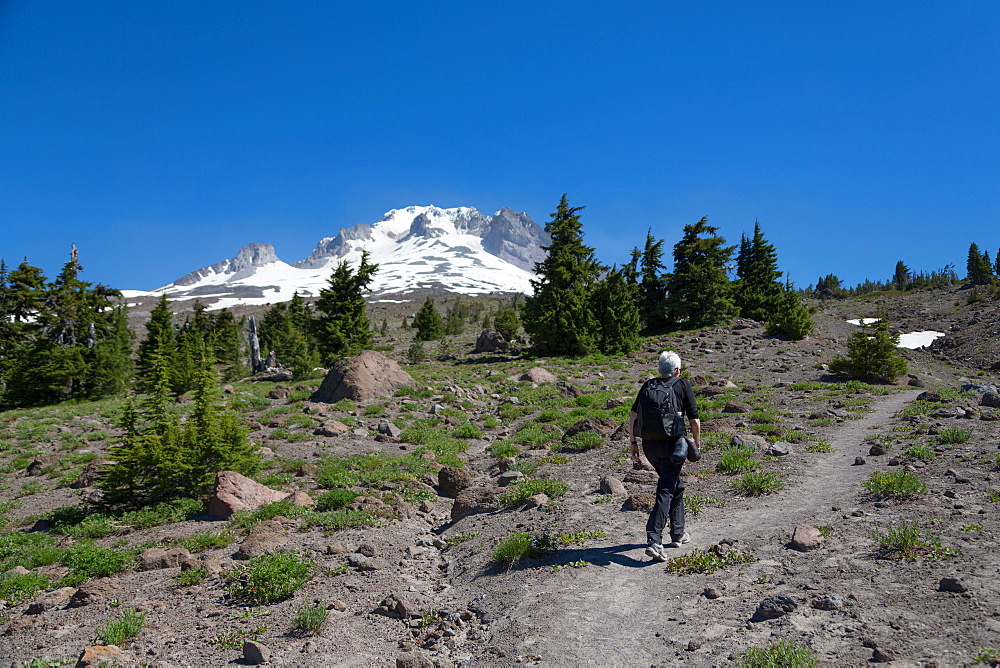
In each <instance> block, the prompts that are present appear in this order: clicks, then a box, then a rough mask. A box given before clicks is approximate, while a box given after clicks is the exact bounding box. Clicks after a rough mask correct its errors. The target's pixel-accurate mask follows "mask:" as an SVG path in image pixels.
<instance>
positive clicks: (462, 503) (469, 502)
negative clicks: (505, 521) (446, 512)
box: [451, 485, 503, 522]
mask: <svg viewBox="0 0 1000 668" xmlns="http://www.w3.org/2000/svg"><path fill="white" fill-rule="evenodd" d="M502 491H503V490H502V489H501V488H500V487H498V486H496V485H489V486H486V487H470V488H469V489H466V490H462V491H461V492H460V493H459V494H458V496H457V497H456V498H455V504H454V505H453V506H452V507H451V519H452V521H453V522H454V521H457V520H460V519H462V518H463V517H468V516H469V515H476V514H479V513H489V512H492V511H494V510H496V508H497V507H496V499H497V497H498V496H500V493H501V492H502Z"/></svg>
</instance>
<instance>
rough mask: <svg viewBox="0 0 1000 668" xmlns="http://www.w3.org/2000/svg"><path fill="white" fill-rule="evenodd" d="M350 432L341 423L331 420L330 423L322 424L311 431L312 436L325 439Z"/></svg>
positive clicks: (348, 428)
mask: <svg viewBox="0 0 1000 668" xmlns="http://www.w3.org/2000/svg"><path fill="white" fill-rule="evenodd" d="M349 431H350V427H348V426H347V425H346V424H344V423H343V422H340V421H338V420H332V421H330V422H324V423H323V424H321V425H320V426H318V427H316V429H314V430H313V436H325V437H327V438H333V437H334V436H341V435H343V434H346V433H347V432H349Z"/></svg>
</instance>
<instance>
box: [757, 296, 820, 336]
mask: <svg viewBox="0 0 1000 668" xmlns="http://www.w3.org/2000/svg"><path fill="white" fill-rule="evenodd" d="M814 326H815V325H814V323H813V319H812V313H811V312H810V310H809V307H808V306H806V305H805V304H803V303H802V299H800V298H799V294H798V293H797V292H796V291H795V290H794V289H792V287H791V286H790V285H786V286H785V289H784V290H783V291H782V293H781V294H780V295H779V296H778V299H777V301H776V302H775V304H774V311H773V313H772V314H771V315H770V316H769V317H768V318H767V334H768V336H785V337H788V338H789V339H793V340H795V341H799V340H801V339H804V338H806V336H808V335H809V333H810V332H812V330H813V327H814Z"/></svg>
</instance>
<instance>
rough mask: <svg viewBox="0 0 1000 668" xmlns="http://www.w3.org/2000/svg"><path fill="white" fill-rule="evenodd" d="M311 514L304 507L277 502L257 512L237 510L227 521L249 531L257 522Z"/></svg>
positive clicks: (287, 502)
mask: <svg viewBox="0 0 1000 668" xmlns="http://www.w3.org/2000/svg"><path fill="white" fill-rule="evenodd" d="M309 512H311V511H310V510H309V509H308V508H306V507H305V506H296V505H294V504H292V502H291V501H277V502H275V503H268V504H266V505H263V506H261V507H260V508H258V509H257V510H237V511H236V512H235V513H233V515H232V517H230V518H229V521H230V522H232V523H233V524H235V525H236V526H238V527H240V528H242V529H249V528H250V527H252V526H253V525H255V524H257V523H258V522H263V521H264V520H273V519H274V518H275V517H278V516H279V515H280V516H282V517H302V516H303V515H307V514H308V513H309Z"/></svg>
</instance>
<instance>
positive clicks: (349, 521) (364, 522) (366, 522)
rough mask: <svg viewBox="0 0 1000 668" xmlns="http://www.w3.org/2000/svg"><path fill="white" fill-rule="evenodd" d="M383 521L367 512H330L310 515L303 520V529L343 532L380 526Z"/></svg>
mask: <svg viewBox="0 0 1000 668" xmlns="http://www.w3.org/2000/svg"><path fill="white" fill-rule="evenodd" d="M381 522H382V520H380V519H379V517H378V516H376V515H373V514H372V513H370V512H368V511H365V510H347V509H346V508H341V509H340V510H328V511H326V512H319V513H309V514H308V515H306V516H305V518H304V520H303V527H304V528H306V529H311V528H313V527H318V528H320V529H323V530H324V531H327V532H333V531H341V530H343V529H349V528H352V527H363V526H378V525H379V524H381Z"/></svg>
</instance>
